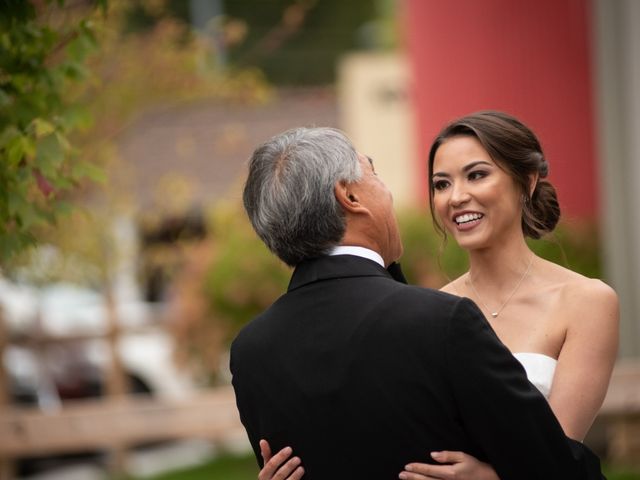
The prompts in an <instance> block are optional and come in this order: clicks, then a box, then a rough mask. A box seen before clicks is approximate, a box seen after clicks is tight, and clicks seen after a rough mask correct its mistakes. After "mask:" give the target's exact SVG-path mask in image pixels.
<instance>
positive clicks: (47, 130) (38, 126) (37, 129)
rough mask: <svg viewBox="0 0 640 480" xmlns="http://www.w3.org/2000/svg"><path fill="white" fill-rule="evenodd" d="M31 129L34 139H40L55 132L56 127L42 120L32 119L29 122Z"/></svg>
mask: <svg viewBox="0 0 640 480" xmlns="http://www.w3.org/2000/svg"><path fill="white" fill-rule="evenodd" d="M31 128H32V129H33V132H34V133H35V136H36V138H42V137H45V136H47V135H50V134H52V133H53V132H55V130H56V127H55V126H54V125H53V124H52V123H51V122H48V121H46V120H44V119H42V118H34V119H33V122H31Z"/></svg>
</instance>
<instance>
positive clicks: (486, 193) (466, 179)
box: [431, 136, 523, 250]
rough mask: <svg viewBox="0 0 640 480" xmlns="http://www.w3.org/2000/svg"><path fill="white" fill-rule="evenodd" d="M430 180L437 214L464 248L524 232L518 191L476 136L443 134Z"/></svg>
mask: <svg viewBox="0 0 640 480" xmlns="http://www.w3.org/2000/svg"><path fill="white" fill-rule="evenodd" d="M431 181H432V185H433V206H434V210H435V212H436V215H437V216H438V217H439V219H440V221H441V222H442V225H443V226H444V227H445V228H446V229H447V231H448V232H450V233H451V235H453V236H454V237H455V239H456V241H457V242H458V244H459V245H460V246H461V247H462V248H464V249H466V250H474V249H480V248H488V247H492V246H495V245H497V244H498V243H499V242H500V243H502V242H504V241H505V240H507V239H508V238H509V237H510V236H512V235H520V236H522V235H523V234H522V227H521V219H522V204H521V199H522V194H521V191H520V189H519V188H518V186H517V185H516V183H515V182H514V181H513V179H512V178H511V177H510V176H509V174H508V173H507V172H505V171H504V170H503V169H502V168H500V167H499V166H498V164H496V162H494V161H493V159H492V158H491V157H490V156H489V154H488V153H487V151H486V150H485V149H484V148H483V147H482V144H481V143H480V142H479V141H478V139H477V138H475V137H472V136H456V137H452V138H449V139H448V140H445V141H444V142H443V143H442V144H441V145H440V147H439V148H438V150H437V151H436V154H435V158H434V162H433V176H432V178H431Z"/></svg>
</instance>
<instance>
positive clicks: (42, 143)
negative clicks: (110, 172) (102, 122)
mask: <svg viewBox="0 0 640 480" xmlns="http://www.w3.org/2000/svg"><path fill="white" fill-rule="evenodd" d="M64 3H65V2H64V1H63V0H59V1H58V2H57V4H56V5H54V4H53V2H37V3H36V2H33V3H32V2H27V1H5V2H3V13H2V15H1V16H0V32H2V33H1V34H0V165H1V166H2V168H1V169H0V261H4V260H6V259H8V258H10V257H11V256H12V255H13V254H14V253H16V252H18V251H20V250H21V249H23V248H24V247H25V246H26V245H29V244H33V243H34V241H35V231H36V229H37V228H38V227H40V226H42V225H44V224H47V223H53V222H55V220H56V218H57V217H58V216H59V215H60V214H62V213H65V212H67V211H68V210H69V208H70V206H69V204H68V203H67V202H66V201H65V198H64V195H63V194H64V192H66V191H69V190H71V189H72V188H73V187H74V186H76V185H77V184H78V183H79V182H80V180H81V179H83V178H84V177H89V178H91V179H93V180H101V179H102V174H101V172H100V170H99V169H96V168H95V167H94V166H93V165H92V164H90V163H88V162H86V161H84V160H83V159H81V158H79V156H78V155H77V150H75V149H74V148H73V147H72V144H71V143H70V141H69V135H70V134H71V133H72V132H73V131H74V130H76V129H79V128H86V127H87V126H88V123H89V119H88V117H87V115H86V112H85V111H84V110H83V109H82V108H81V107H80V106H79V105H78V104H77V103H75V102H74V101H72V99H70V96H69V95H66V92H67V91H69V90H71V89H72V88H73V86H74V85H77V84H78V83H79V82H83V81H87V79H88V78H89V72H88V70H87V69H86V66H85V63H86V60H87V57H88V55H89V54H91V53H93V52H94V51H95V50H96V47H97V42H96V23H95V21H94V17H95V15H96V12H95V8H89V9H84V8H83V9H77V8H68V9H65V8H64ZM98 4H100V6H101V7H102V8H103V9H104V8H105V1H101V2H98Z"/></svg>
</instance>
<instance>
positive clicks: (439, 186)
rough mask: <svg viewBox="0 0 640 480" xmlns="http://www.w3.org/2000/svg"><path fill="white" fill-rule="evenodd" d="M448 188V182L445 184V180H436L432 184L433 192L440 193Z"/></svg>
mask: <svg viewBox="0 0 640 480" xmlns="http://www.w3.org/2000/svg"><path fill="white" fill-rule="evenodd" d="M448 186H449V182H447V181H446V180H436V181H435V182H433V189H434V190H438V191H441V190H444V189H445V188H447V187H448Z"/></svg>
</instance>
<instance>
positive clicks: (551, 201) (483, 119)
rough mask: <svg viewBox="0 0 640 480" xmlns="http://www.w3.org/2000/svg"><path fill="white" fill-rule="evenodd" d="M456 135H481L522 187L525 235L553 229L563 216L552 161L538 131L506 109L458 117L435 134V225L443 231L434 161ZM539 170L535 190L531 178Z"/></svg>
mask: <svg viewBox="0 0 640 480" xmlns="http://www.w3.org/2000/svg"><path fill="white" fill-rule="evenodd" d="M456 136H471V137H475V138H477V139H478V141H479V142H480V143H481V144H482V146H483V147H484V149H485V150H486V151H487V153H488V154H489V156H490V157H491V158H492V159H493V160H494V161H495V162H496V163H497V164H498V166H500V167H501V168H502V169H503V170H504V171H506V172H507V173H508V174H509V175H510V176H511V178H512V179H513V180H514V182H516V185H518V186H519V187H520V189H521V191H522V195H523V204H522V231H523V233H524V234H525V236H528V237H531V238H535V239H537V238H540V237H542V236H543V235H544V234H546V233H549V232H551V231H553V229H554V228H555V226H556V224H557V223H558V220H559V219H560V205H559V204H558V197H557V195H556V190H555V188H553V185H551V183H549V181H547V180H545V178H546V177H547V175H548V174H549V165H548V163H547V160H546V159H545V158H544V154H543V153H542V147H541V146H540V142H539V141H538V139H537V138H536V136H535V134H534V133H533V132H532V131H531V130H530V129H529V128H528V127H527V126H526V125H524V124H523V123H522V122H520V121H519V120H518V119H516V118H514V117H512V116H511V115H507V114H506V113H502V112H496V111H490V110H487V111H482V112H476V113H472V114H471V115H467V116H465V117H462V118H459V119H458V120H455V121H453V122H451V123H450V124H449V125H447V126H446V127H445V128H444V129H443V130H442V131H441V132H440V133H439V134H438V136H437V137H436V139H435V140H434V142H433V144H432V145H431V149H430V151H429V199H430V208H431V217H432V218H433V222H434V225H435V226H436V228H437V229H438V230H439V231H440V232H442V233H444V229H443V227H442V225H440V222H438V220H437V218H436V215H435V212H434V209H433V194H434V192H433V182H432V176H433V162H434V159H435V156H436V152H437V151H438V148H439V147H440V146H441V145H442V144H443V143H444V142H445V141H446V140H448V139H450V138H452V137H456ZM532 174H538V182H537V183H536V186H535V189H534V190H533V193H532V194H531V195H529V188H530V185H529V181H530V176H531V175H532Z"/></svg>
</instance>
